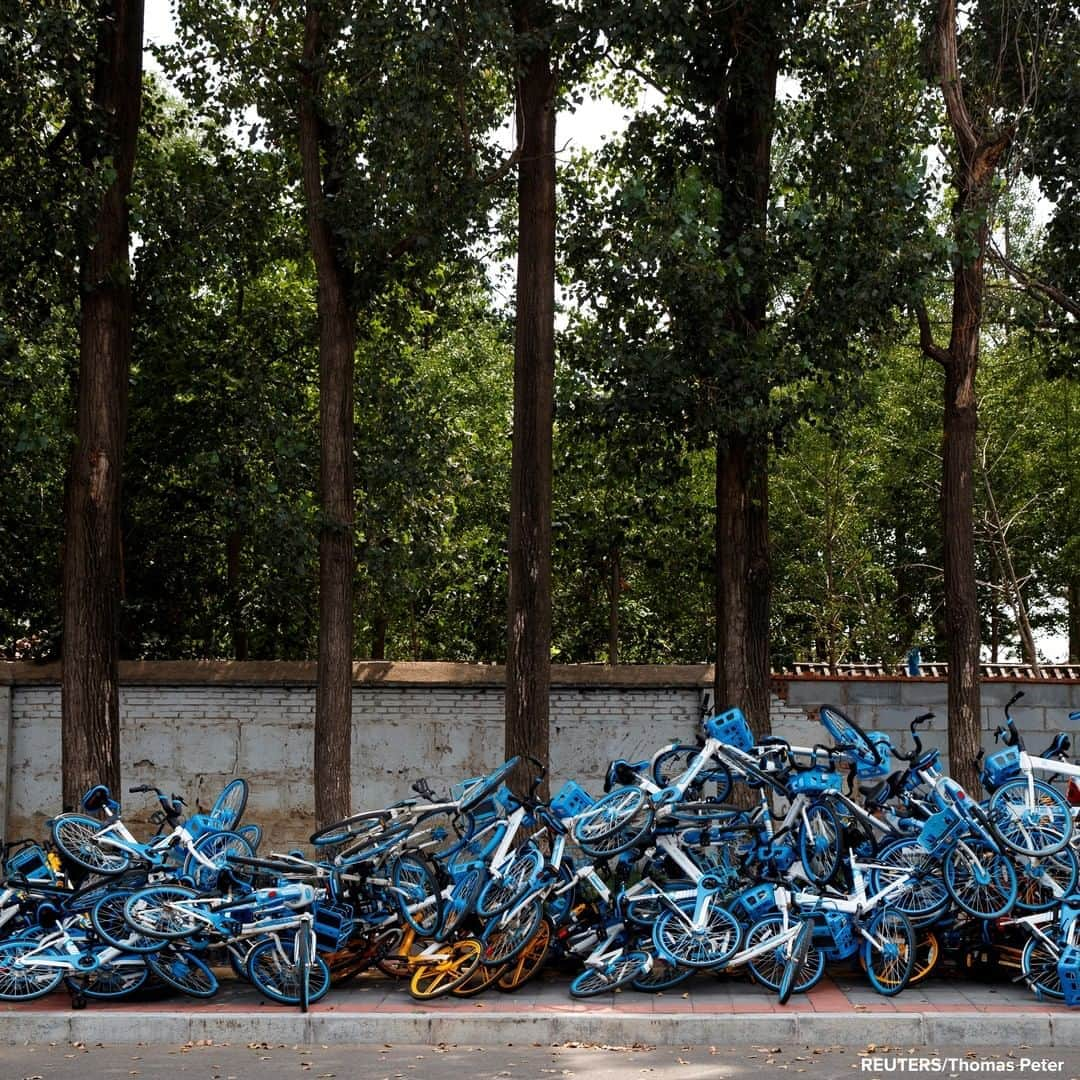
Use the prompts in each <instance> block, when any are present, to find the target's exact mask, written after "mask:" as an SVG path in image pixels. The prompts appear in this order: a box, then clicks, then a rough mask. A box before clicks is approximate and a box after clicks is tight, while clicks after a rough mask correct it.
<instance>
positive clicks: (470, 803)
mask: <svg viewBox="0 0 1080 1080" xmlns="http://www.w3.org/2000/svg"><path fill="white" fill-rule="evenodd" d="M520 760H521V759H520V758H519V757H512V758H510V760H509V761H504V762H503V763H502V764H501V765H500V766H499V767H498V768H497V769H495V770H494V771H492V772H490V773H488V775H487V776H484V777H481V778H480V779H479V780H477V782H476V783H475V784H473V785H472V787H470V788H469V790H468V791H467V792H466V793H465V794H464V795H463V796H462V798H461V799H460V800H459V801H458V807H459V808H460V809H462V810H471V809H472V808H473V807H474V806H476V804H477V803H480V802H483V800H484V799H486V798H487V797H488V796H489V795H490V794H491V793H492V792H493V791H494V790H495V789H496V788H497V787H498V786H499V785H500V784H501V783H502V782H503V781H504V780H505V779H506V778H507V777H508V776H509V775H510V773H511V772H513V771H514V769H516V768H517V765H518V762H519V761H520Z"/></svg>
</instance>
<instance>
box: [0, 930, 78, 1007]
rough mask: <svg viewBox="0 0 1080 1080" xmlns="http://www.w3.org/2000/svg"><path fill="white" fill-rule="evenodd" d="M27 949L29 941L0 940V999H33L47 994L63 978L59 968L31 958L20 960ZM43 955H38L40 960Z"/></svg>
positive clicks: (28, 948)
mask: <svg viewBox="0 0 1080 1080" xmlns="http://www.w3.org/2000/svg"><path fill="white" fill-rule="evenodd" d="M31 948H33V943H32V942H29V941H21V940H18V939H16V940H12V941H4V942H0V1001H34V1000H35V999H37V998H41V997H44V996H45V995H46V994H51V993H52V992H53V991H54V990H55V989H56V988H57V987H58V986H59V985H60V983H61V982H62V981H63V978H64V971H63V969H62V968H58V967H43V966H41V965H40V964H35V963H34V958H33V957H30V958H28V959H27V960H26V962H25V964H24V963H22V962H21V959H22V956H23V954H24V953H26V952H28V951H29V950H30V949H31ZM46 956H47V954H45V953H43V954H42V958H43V959H44V958H46ZM53 959H56V957H55V956H54V957H53Z"/></svg>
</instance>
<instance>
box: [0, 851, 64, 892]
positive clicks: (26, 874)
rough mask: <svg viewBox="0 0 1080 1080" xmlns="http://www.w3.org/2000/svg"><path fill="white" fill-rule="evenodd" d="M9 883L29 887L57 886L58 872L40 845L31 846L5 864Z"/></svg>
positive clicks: (5, 873) (5, 874) (17, 853)
mask: <svg viewBox="0 0 1080 1080" xmlns="http://www.w3.org/2000/svg"><path fill="white" fill-rule="evenodd" d="M4 876H5V877H6V878H7V880H8V881H10V882H12V883H13V884H14V883H18V884H27V885H55V884H56V872H55V871H54V870H53V868H52V866H51V864H50V863H49V857H48V855H46V854H45V849H44V848H43V847H42V846H41V845H40V844H30V845H29V846H28V847H24V848H23V849H22V851H18V852H16V853H15V854H14V855H12V856H11V858H10V859H8V861H7V862H6V863H4Z"/></svg>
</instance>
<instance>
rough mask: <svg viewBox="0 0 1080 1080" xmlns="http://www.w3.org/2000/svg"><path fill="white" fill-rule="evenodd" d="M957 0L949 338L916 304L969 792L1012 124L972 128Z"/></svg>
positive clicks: (957, 769) (958, 756)
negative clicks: (1005, 166) (999, 265)
mask: <svg viewBox="0 0 1080 1080" xmlns="http://www.w3.org/2000/svg"><path fill="white" fill-rule="evenodd" d="M956 23H957V13H956V0H939V3H938V8H937V14H936V18H935V21H934V46H935V53H936V60H937V74H938V80H939V82H940V85H941V92H942V97H943V98H944V101H945V109H946V113H947V114H948V118H949V126H950V128H951V129H952V133H953V136H954V138H955V140H956V146H955V149H954V151H953V153H954V161H953V187H954V189H955V191H956V199H955V201H954V203H953V208H952V213H953V236H954V239H955V241H956V247H957V251H956V254H955V255H954V256H953V262H952V273H953V296H952V331H951V334H950V337H949V347H948V348H947V349H941V348H939V347H938V346H936V345H934V344H933V340H932V334H931V330H930V323H929V318H928V317H927V315H926V312H925V310H922V311H921V312H920V320H919V322H920V326H919V330H920V338H921V342H922V347H923V350H924V351H925V352H926V353H927V355H929V356H931V357H932V358H933V359H935V360H937V361H938V362H939V363H941V364H942V365H943V367H944V369H945V410H944V422H943V436H942V438H943V446H942V450H943V453H942V486H941V510H942V524H943V531H944V540H945V629H946V635H947V639H948V640H947V649H948V660H949V692H948V709H949V769H950V772H951V773H952V775H953V776H954V777H955V778H956V779H957V780H958V781H959V782H960V783H961V784H962V785H963V786H964V787H965V788H967V790H968V791H969V792H970V793H971V794H972V795H974V796H977V795H978V794H979V792H980V790H981V788H980V786H979V780H978V768H977V766H976V755H977V754H978V752H979V748H980V743H981V730H980V726H981V725H980V715H979V704H980V701H979V607H978V593H977V590H976V583H975V528H974V518H973V491H972V488H973V478H974V471H975V435H976V429H977V427H978V402H977V398H976V395H975V375H976V371H977V370H978V366H979V333H980V330H981V326H982V305H983V286H984V262H985V258H986V243H987V237H988V217H989V208H990V202H991V196H992V191H993V184H994V175H995V172H996V170H997V165H998V162H999V161H1000V160H1001V155H1002V154H1003V153H1004V152H1005V150H1006V149H1007V148H1008V146H1009V145H1010V143H1011V141H1012V129H1011V128H1010V127H1009V126H1008V125H1005V126H1003V127H1002V128H1001V130H1000V131H998V132H980V131H979V130H977V129H976V127H975V125H974V123H973V121H972V117H971V114H970V113H969V112H968V108H967V105H966V103H965V101H964V83H963V80H962V79H961V76H960V68H959V53H958V48H957V26H956Z"/></svg>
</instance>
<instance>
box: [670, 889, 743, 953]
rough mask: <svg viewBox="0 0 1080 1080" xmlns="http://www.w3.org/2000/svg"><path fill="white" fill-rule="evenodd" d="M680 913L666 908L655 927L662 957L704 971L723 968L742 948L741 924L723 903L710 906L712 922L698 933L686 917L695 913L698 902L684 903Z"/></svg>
mask: <svg viewBox="0 0 1080 1080" xmlns="http://www.w3.org/2000/svg"><path fill="white" fill-rule="evenodd" d="M678 906H679V911H675V910H673V909H671V908H665V909H664V910H663V911H662V912H661V913H660V917H659V918H658V919H657V920H656V922H655V923H654V924H653V932H652V940H653V945H654V947H655V948H656V952H657V954H658V955H659V956H661V957H663V958H664V959H665V960H667V961H669V962H671V963H676V964H680V965H682V966H683V967H689V968H695V969H704V968H714V967H723V965H724V964H725V963H726V962H727V961H728V960H729V959H730V958H731V957H732V956H734V955H735V953H736V952H737V951H738V949H739V939H740V937H741V936H742V933H741V928H740V927H739V922H738V920H737V919H736V918H735V916H734V915H732V914H731V912H730V911H728V910H727V908H725V907H722V906H721V905H720V904H718V903H717V904H712V905H711V906H710V907H709V913H708V922H707V923H706V925H705V927H704V928H703V929H702V930H700V931H696V930H693V929H691V928H689V927H688V926H687V925H686V923H685V921H684V918H685V916H687V915H689V916H690V917H691V918H692V917H693V914H694V907H695V903H694V902H693V901H691V902H683V903H680V904H679V905H678Z"/></svg>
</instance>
